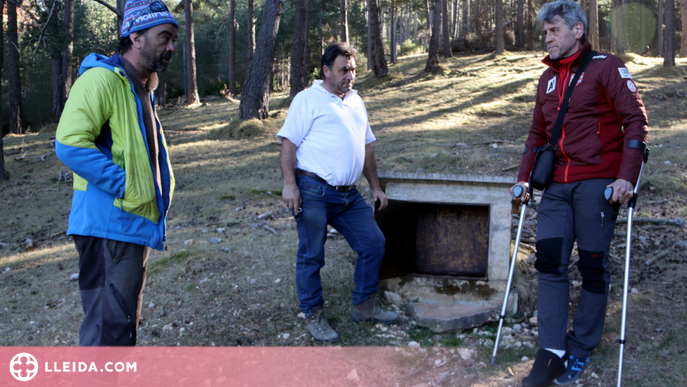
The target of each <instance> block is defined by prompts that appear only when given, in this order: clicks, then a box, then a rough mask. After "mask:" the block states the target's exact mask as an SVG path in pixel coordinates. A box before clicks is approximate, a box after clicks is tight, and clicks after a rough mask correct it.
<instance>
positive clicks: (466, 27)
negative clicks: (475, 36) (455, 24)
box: [461, 0, 472, 36]
mask: <svg viewBox="0 0 687 387" xmlns="http://www.w3.org/2000/svg"><path fill="white" fill-rule="evenodd" d="M471 25H472V24H471V23H470V0H463V26H462V27H461V30H462V32H461V35H463V36H465V34H467V33H468V32H472V29H471V27H470V26H471Z"/></svg>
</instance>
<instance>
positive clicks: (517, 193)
mask: <svg viewBox="0 0 687 387" xmlns="http://www.w3.org/2000/svg"><path fill="white" fill-rule="evenodd" d="M523 191H524V190H523V189H522V186H521V185H516V186H515V187H513V196H515V197H516V198H519V197H520V196H522V193H523Z"/></svg>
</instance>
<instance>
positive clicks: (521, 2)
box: [515, 0, 525, 48]
mask: <svg viewBox="0 0 687 387" xmlns="http://www.w3.org/2000/svg"><path fill="white" fill-rule="evenodd" d="M517 12H518V16H517V21H516V23H515V46H517V47H520V48H525V0H518V10H517Z"/></svg>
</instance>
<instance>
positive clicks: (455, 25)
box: [451, 0, 460, 40]
mask: <svg viewBox="0 0 687 387" xmlns="http://www.w3.org/2000/svg"><path fill="white" fill-rule="evenodd" d="M459 9H460V0H454V1H453V19H452V21H451V40H454V39H458V30H459V28H458V24H459V20H458V19H459V17H460V11H459Z"/></svg>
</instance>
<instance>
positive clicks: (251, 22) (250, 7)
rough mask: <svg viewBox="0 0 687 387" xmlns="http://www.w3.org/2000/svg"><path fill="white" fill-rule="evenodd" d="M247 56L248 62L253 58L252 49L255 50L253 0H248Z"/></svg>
mask: <svg viewBox="0 0 687 387" xmlns="http://www.w3.org/2000/svg"><path fill="white" fill-rule="evenodd" d="M246 47H247V50H248V52H247V54H246V55H247V56H246V58H247V59H246V60H247V62H248V63H249V64H250V61H252V60H253V51H254V50H255V0H248V38H247V42H246Z"/></svg>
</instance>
